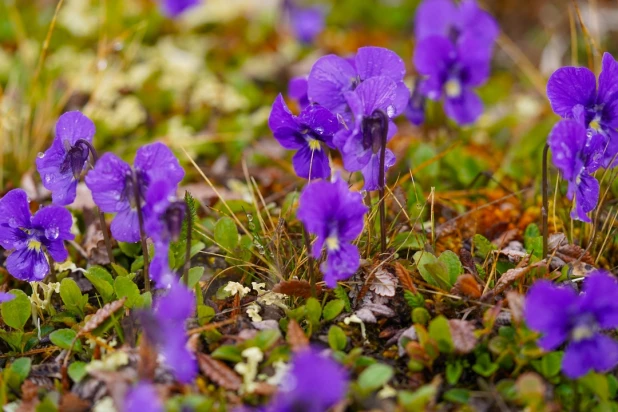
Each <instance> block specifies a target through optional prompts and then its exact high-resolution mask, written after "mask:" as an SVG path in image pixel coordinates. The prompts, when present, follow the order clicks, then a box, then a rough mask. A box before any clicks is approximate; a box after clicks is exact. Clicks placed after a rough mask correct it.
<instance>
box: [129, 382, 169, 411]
mask: <svg viewBox="0 0 618 412" xmlns="http://www.w3.org/2000/svg"><path fill="white" fill-rule="evenodd" d="M123 410H124V412H142V411H149V412H163V411H164V410H165V409H164V408H163V403H162V402H161V399H160V398H159V394H158V393H157V390H156V388H155V387H154V386H153V385H152V384H151V383H148V382H144V381H142V382H139V383H138V384H137V385H135V386H134V387H133V388H131V389H129V392H128V393H127V396H126V397H125V399H124V409H123Z"/></svg>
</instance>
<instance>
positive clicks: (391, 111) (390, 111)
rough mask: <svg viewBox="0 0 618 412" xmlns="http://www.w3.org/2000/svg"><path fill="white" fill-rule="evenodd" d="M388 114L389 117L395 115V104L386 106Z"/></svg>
mask: <svg viewBox="0 0 618 412" xmlns="http://www.w3.org/2000/svg"><path fill="white" fill-rule="evenodd" d="M386 115H387V116H388V117H393V116H395V106H393V105H392V104H391V105H389V106H388V107H387V108H386Z"/></svg>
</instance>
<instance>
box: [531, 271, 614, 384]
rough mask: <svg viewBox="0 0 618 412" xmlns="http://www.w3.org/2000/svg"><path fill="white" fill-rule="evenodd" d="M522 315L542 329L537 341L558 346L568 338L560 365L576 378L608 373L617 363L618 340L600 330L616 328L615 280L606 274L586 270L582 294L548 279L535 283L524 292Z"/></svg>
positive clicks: (542, 344) (534, 325)
mask: <svg viewBox="0 0 618 412" xmlns="http://www.w3.org/2000/svg"><path fill="white" fill-rule="evenodd" d="M525 319H526V323H527V324H528V326H529V327H530V328H531V329H533V330H535V331H538V332H540V333H542V338H541V339H540V340H539V345H540V346H541V347H542V348H543V349H545V350H548V351H549V350H554V349H557V348H558V347H559V346H560V345H562V344H563V343H564V342H568V345H567V347H566V350H565V353H564V357H563V359H562V370H563V372H564V374H565V375H566V376H568V377H569V378H572V379H575V378H578V377H581V376H583V375H585V374H586V373H587V372H588V371H590V370H594V371H597V372H607V371H609V370H610V369H612V368H614V367H615V366H616V365H618V342H616V341H615V340H614V339H612V338H610V337H609V336H607V335H605V334H603V333H602V331H603V330H607V329H615V328H617V327H618V282H617V281H616V278H615V277H614V276H612V275H611V274H610V273H608V272H605V271H602V270H597V271H594V272H592V273H590V274H589V275H588V276H587V277H586V279H585V281H584V286H583V291H582V293H577V292H576V291H575V289H573V288H572V287H567V286H562V287H561V286H555V285H553V284H552V283H551V282H549V281H545V280H541V281H538V282H536V283H535V284H534V285H533V286H532V288H531V289H530V291H529V292H528V296H527V297H526V303H525Z"/></svg>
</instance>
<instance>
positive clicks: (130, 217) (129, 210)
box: [86, 143, 185, 242]
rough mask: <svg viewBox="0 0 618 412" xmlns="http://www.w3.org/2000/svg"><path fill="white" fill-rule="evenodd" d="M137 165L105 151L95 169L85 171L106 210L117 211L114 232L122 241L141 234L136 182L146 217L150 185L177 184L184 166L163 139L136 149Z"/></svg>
mask: <svg viewBox="0 0 618 412" xmlns="http://www.w3.org/2000/svg"><path fill="white" fill-rule="evenodd" d="M134 166H135V167H134V169H133V170H132V169H131V166H129V165H128V164H127V163H126V162H124V161H123V160H121V159H120V158H119V157H117V156H116V155H114V154H112V153H105V154H104V155H103V156H101V158H100V159H99V161H98V162H97V164H96V165H95V167H94V169H92V170H91V171H90V172H88V174H87V175H86V185H87V186H88V188H89V189H90V191H91V192H92V198H93V199H94V202H95V203H96V205H97V206H98V207H99V209H101V210H102V211H103V212H106V213H116V216H115V217H114V220H112V225H111V231H112V235H114V237H115V238H116V240H119V241H121V242H137V241H138V240H139V238H140V235H139V223H138V217H137V208H136V202H135V196H134V190H135V188H134V185H137V186H138V187H137V190H138V192H139V194H140V201H141V206H142V211H143V214H144V221H146V220H147V219H148V217H149V216H148V213H149V210H150V209H149V208H148V207H145V206H146V205H147V199H146V198H145V196H146V193H147V191H148V187H149V185H150V184H151V183H152V182H155V181H157V180H167V181H168V182H169V183H170V184H171V185H177V184H178V183H180V181H181V180H182V178H183V177H184V174H185V172H184V170H183V169H182V167H181V166H180V164H179V163H178V159H176V157H175V156H174V154H173V153H172V151H171V150H170V149H169V148H168V147H167V146H166V145H164V144H163V143H153V144H149V145H146V146H143V147H141V148H139V149H138V150H137V154H136V155H135V162H134Z"/></svg>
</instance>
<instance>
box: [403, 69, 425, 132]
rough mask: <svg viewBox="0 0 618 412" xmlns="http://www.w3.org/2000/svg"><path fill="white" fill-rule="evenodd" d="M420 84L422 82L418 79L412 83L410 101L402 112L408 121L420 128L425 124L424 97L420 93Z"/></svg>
mask: <svg viewBox="0 0 618 412" xmlns="http://www.w3.org/2000/svg"><path fill="white" fill-rule="evenodd" d="M421 84H422V81H421V80H420V79H417V80H416V82H415V83H414V90H412V95H411V96H410V101H409V102H408V106H407V107H406V110H405V112H404V114H405V115H406V117H407V118H408V120H409V121H410V122H411V123H412V124H413V125H416V126H420V125H421V124H423V123H424V122H425V103H426V97H425V95H423V93H422V92H421Z"/></svg>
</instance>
